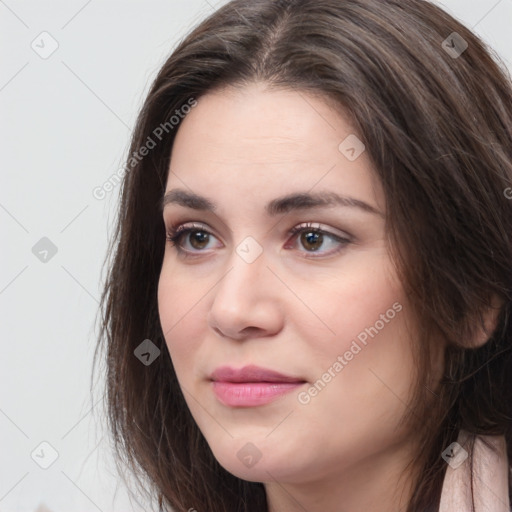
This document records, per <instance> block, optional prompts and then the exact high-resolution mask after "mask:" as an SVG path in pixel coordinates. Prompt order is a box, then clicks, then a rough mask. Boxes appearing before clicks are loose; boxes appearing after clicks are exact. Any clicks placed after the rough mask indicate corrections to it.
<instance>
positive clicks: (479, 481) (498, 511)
mask: <svg viewBox="0 0 512 512" xmlns="http://www.w3.org/2000/svg"><path fill="white" fill-rule="evenodd" d="M484 438H485V439H486V441H488V442H490V443H491V444H492V445H494V446H495V447H496V448H497V450H498V453H497V454H495V453H494V452H493V451H491V450H490V448H488V447H487V446H486V445H485V444H484V443H483V442H482V439H484ZM470 440H471V436H470V435H469V434H468V433H467V432H466V431H463V430H461V431H460V433H459V436H458V439H457V442H456V443H452V444H451V445H450V446H449V447H448V448H447V449H446V450H445V451H444V452H443V454H442V457H443V459H444V460H446V461H447V463H448V467H447V469H446V475H445V478H444V481H443V489H442V492H441V504H440V507H439V512H470V511H472V510H473V508H472V505H471V503H472V501H471V464H470V458H468V452H469V451H470V442H469V441H470ZM509 471H510V469H509V465H508V460H507V451H506V442H505V438H504V436H477V437H476V439H475V444H474V451H473V474H474V477H473V496H474V502H475V509H474V511H475V512H511V508H510V502H509V495H508V486H509Z"/></svg>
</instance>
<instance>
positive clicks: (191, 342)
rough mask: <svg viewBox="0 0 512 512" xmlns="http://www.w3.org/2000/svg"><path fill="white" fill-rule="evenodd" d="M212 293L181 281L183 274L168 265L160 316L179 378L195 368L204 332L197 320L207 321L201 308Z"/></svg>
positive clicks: (160, 295)
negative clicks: (208, 294) (188, 369)
mask: <svg viewBox="0 0 512 512" xmlns="http://www.w3.org/2000/svg"><path fill="white" fill-rule="evenodd" d="M174 268H176V267H174ZM209 289H210V288H209V287H208V286H203V285H201V283H200V282H199V281H194V282H192V283H191V282H190V280H189V279H184V278H183V277H180V273H179V272H176V271H172V269H171V267H170V265H169V266H166V265H165V264H164V267H163V268H162V273H161V275H160V280H159V283H158V313H159V317H160V325H161V327H162V331H163V333H164V338H165V341H166V344H167V347H168V349H169V354H170V355H171V359H172V361H173V365H174V367H175V368H176V372H177V373H178V374H181V373H183V372H182V371H181V370H182V369H183V368H186V367H187V366H190V365H191V361H192V359H193V357H194V354H195V353H196V352H197V350H198V348H199V346H200V344H201V339H202V337H201V335H200V331H201V329H203V330H204V326H202V325H201V323H200V322H198V321H197V319H198V315H199V316H201V317H202V318H206V312H205V311H203V310H201V308H202V307H203V304H204V301H203V302H202V300H203V299H204V298H205V296H206V294H207V293H208V292H209ZM185 340H186V343H185V342H184V341H185Z"/></svg>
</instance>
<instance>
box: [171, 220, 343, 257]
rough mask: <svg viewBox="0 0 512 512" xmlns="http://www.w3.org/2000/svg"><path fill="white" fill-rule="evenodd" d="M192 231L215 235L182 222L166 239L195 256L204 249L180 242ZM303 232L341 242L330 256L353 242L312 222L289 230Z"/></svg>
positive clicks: (293, 235)
mask: <svg viewBox="0 0 512 512" xmlns="http://www.w3.org/2000/svg"><path fill="white" fill-rule="evenodd" d="M192 231H198V232H203V233H207V234H208V235H212V236H215V235H213V233H211V232H210V231H208V230H207V229H205V228H204V226H201V225H197V224H194V225H191V226H188V227H186V225H185V224H182V225H179V226H176V225H174V226H171V227H170V228H168V229H167V232H166V240H167V241H168V242H169V243H170V244H171V245H172V246H174V247H176V250H177V251H178V252H179V253H180V254H184V255H185V256H187V257H188V256H189V255H192V257H193V256H198V255H200V253H201V252H203V251H200V250H199V251H189V250H187V249H183V248H181V247H180V245H179V243H178V242H179V241H180V239H181V238H182V237H183V236H185V235H187V234H189V233H190V232H192ZM303 232H307V233H315V234H322V235H327V236H328V237H329V238H331V239H333V240H335V241H336V242H338V243H339V244H340V247H339V248H338V249H335V250H333V251H331V252H330V253H327V255H328V256H332V255H334V254H337V253H338V252H340V251H341V250H342V249H344V248H345V246H346V245H348V244H349V243H351V241H350V240H349V239H348V238H343V237H340V236H338V235H335V234H334V233H331V232H329V231H325V230H323V229H321V228H318V227H314V226H313V225H312V224H311V223H306V224H301V225H299V226H295V227H293V228H292V229H290V230H289V231H288V236H291V237H296V236H297V235H300V234H301V233H303ZM301 252H302V251H301ZM315 252H316V251H306V253H309V254H313V253H315ZM305 257H309V258H318V257H319V256H305Z"/></svg>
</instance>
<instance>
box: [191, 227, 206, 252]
mask: <svg viewBox="0 0 512 512" xmlns="http://www.w3.org/2000/svg"><path fill="white" fill-rule="evenodd" d="M190 235H192V236H191V237H190V243H191V245H192V247H194V249H203V248H204V246H203V245H201V244H203V243H204V245H208V237H209V235H208V233H205V232H204V231H191V232H190ZM196 244H199V246H198V245H196Z"/></svg>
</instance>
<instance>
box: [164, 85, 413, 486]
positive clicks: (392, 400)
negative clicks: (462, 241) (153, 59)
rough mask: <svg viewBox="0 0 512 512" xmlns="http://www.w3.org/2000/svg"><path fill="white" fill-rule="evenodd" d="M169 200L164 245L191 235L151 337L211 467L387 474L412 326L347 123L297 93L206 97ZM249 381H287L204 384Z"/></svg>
mask: <svg viewBox="0 0 512 512" xmlns="http://www.w3.org/2000/svg"><path fill="white" fill-rule="evenodd" d="M347 137H348V139H347ZM178 190H179V191H180V194H177V192H176V191H178ZM169 193H172V194H173V195H172V197H171V196H169V197H168V199H167V201H166V205H165V207H164V210H163V218H164V221H165V225H166V228H167V229H170V228H171V227H172V226H174V227H177V226H183V227H192V226H193V228H194V230H195V231H191V232H188V233H183V234H181V235H180V238H179V239H178V240H176V245H172V244H171V243H170V242H167V244H166V249H165V255H164V260H163V266H162V270H161V275H160V280H159V287H158V305H159V314H160V320H161V325H162V329H163V332H164V334H165V339H166V343H167V346H168V349H169V353H170V355H171V358H172V361H173V364H174V368H175V370H176V374H177V377H178V380H179V383H180V386H181V388H182V391H183V393H184V397H185V400H186V402H187V404H188V407H189V408H190V412H191V414H192V416H193V417H194V419H195V421H196V422H197V425H198V426H199V428H200V429H201V431H202V433H203V434H204V436H205V438H206V440H207V442H208V444H209V446H210V448H211V450H212V451H213V454H214V455H215V457H216V458H217V460H218V461H219V463H220V464H221V465H222V466H223V467H224V468H225V469H226V470H228V471H229V472H231V473H233V474H234V475H236V476H238V477H240V478H243V479H245V480H250V481H259V482H272V481H273V480H279V481H280V482H285V483H290V484H301V485H306V484H307V483H308V482H313V481H314V480H319V479H321V478H323V479H325V478H330V477H333V478H337V477H339V476H340V475H342V474H349V473H353V472H358V471H359V472H363V473H364V475H365V477H366V478H370V477H371V476H372V474H373V473H375V474H377V473H379V472H380V471H384V469H382V468H384V467H385V468H386V471H389V467H390V460H391V459H390V458H393V457H394V459H393V460H395V461H396V460H397V457H398V454H402V455H403V454H404V453H405V452H406V450H407V443H409V440H410V438H409V437H407V435H406V434H407V433H406V432H404V431H403V429H402V428H397V425H398V422H399V420H400V419H401V417H402V415H403V414H404V413H405V412H406V408H407V406H406V405H405V404H406V403H407V401H408V399H409V396H410V393H411V392H412V384H413V379H414V377H415V370H414V365H413V360H412V339H411V334H410V330H409V329H408V328H406V325H407V326H409V325H411V323H410V321H411V319H412V315H411V311H410V308H409V305H408V303H407V300H406V298H405V296H404V292H403V290H402V286H401V283H400V282H399V280H398V279H397V276H396V272H395V269H394V267H393V265H392V264H391V260H390V255H389V254H388V248H387V245H386V239H385V221H384V214H385V208H386V205H385V198H384V195H383V191H382V189H381V186H380V184H379V182H378V180H377V178H376V177H375V175H374V174H373V171H372V167H371V163H370V160H369V158H368V155H367V153H366V152H365V151H364V146H362V143H361V142H360V141H359V140H358V139H356V138H355V136H354V130H353V128H352V127H351V126H350V124H349V123H348V121H347V119H345V118H344V117H341V115H340V114H339V113H338V112H336V111H335V110H334V109H333V108H332V106H331V107H330V106H329V105H328V104H327V103H325V102H324V101H322V100H321V99H319V98H318V97H315V96H311V95H309V94H307V93H304V92H301V93H298V92H291V91H283V90H280V91H269V90H266V89H265V88H264V86H263V85H261V84H254V85H251V86H246V87H245V88H243V89H239V90H234V89H230V90H223V91H216V92H213V93H210V94H208V95H206V96H203V97H201V98H200V99H199V101H198V105H197V106H196V107H195V108H194V109H192V110H191V112H190V113H189V114H188V115H187V116H186V118H185V119H184V120H183V121H182V122H181V125H180V126H179V131H178V133H177V136H176V139H175V142H174V146H173V151H172V157H171V162H170V171H169V176H168V181H167V185H166V195H167V194H169ZM192 194H195V195H197V196H201V198H204V199H203V200H201V201H197V200H192V199H190V198H189V199H188V200H187V199H186V198H187V196H191V195H192ZM333 194H336V195H338V196H340V197H343V198H345V199H343V200H340V201H339V202H328V200H329V199H333V197H334V195H333ZM295 195H297V197H296V198H295V199H291V196H295ZM309 196H312V197H313V198H312V199H311V198H309V199H308V197H309ZM285 198H288V199H289V200H284V199H285ZM308 224H309V226H308ZM294 228H300V229H301V230H302V231H301V232H298V233H295V234H294V233H290V230H292V229H294ZM312 228H313V231H311V229H312ZM314 228H319V229H320V230H321V231H320V232H315V231H314ZM250 365H254V366H257V367H260V369H266V370H271V371H273V372H278V373H279V374H282V375H284V376H287V377H288V379H285V378H284V377H276V376H275V375H274V376H272V377H269V375H265V374H264V373H258V372H253V373H250V372H249V373H247V374H245V375H243V374H242V375H241V376H240V375H239V379H238V380H239V381H245V383H243V382H237V383H236V382H233V380H236V378H234V377H233V375H232V374H231V376H230V373H229V372H227V373H224V374H222V373H219V374H217V376H216V377H215V378H216V380H215V381H213V380H212V374H213V372H215V370H216V369H218V368H220V367H226V366H227V367H231V368H232V369H233V370H235V371H236V370H239V369H242V368H244V367H246V366H250ZM269 380H270V381H273V384H271V383H269V382H268V381H269ZM265 381H267V382H265ZM402 455H400V457H401V456H402Z"/></svg>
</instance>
